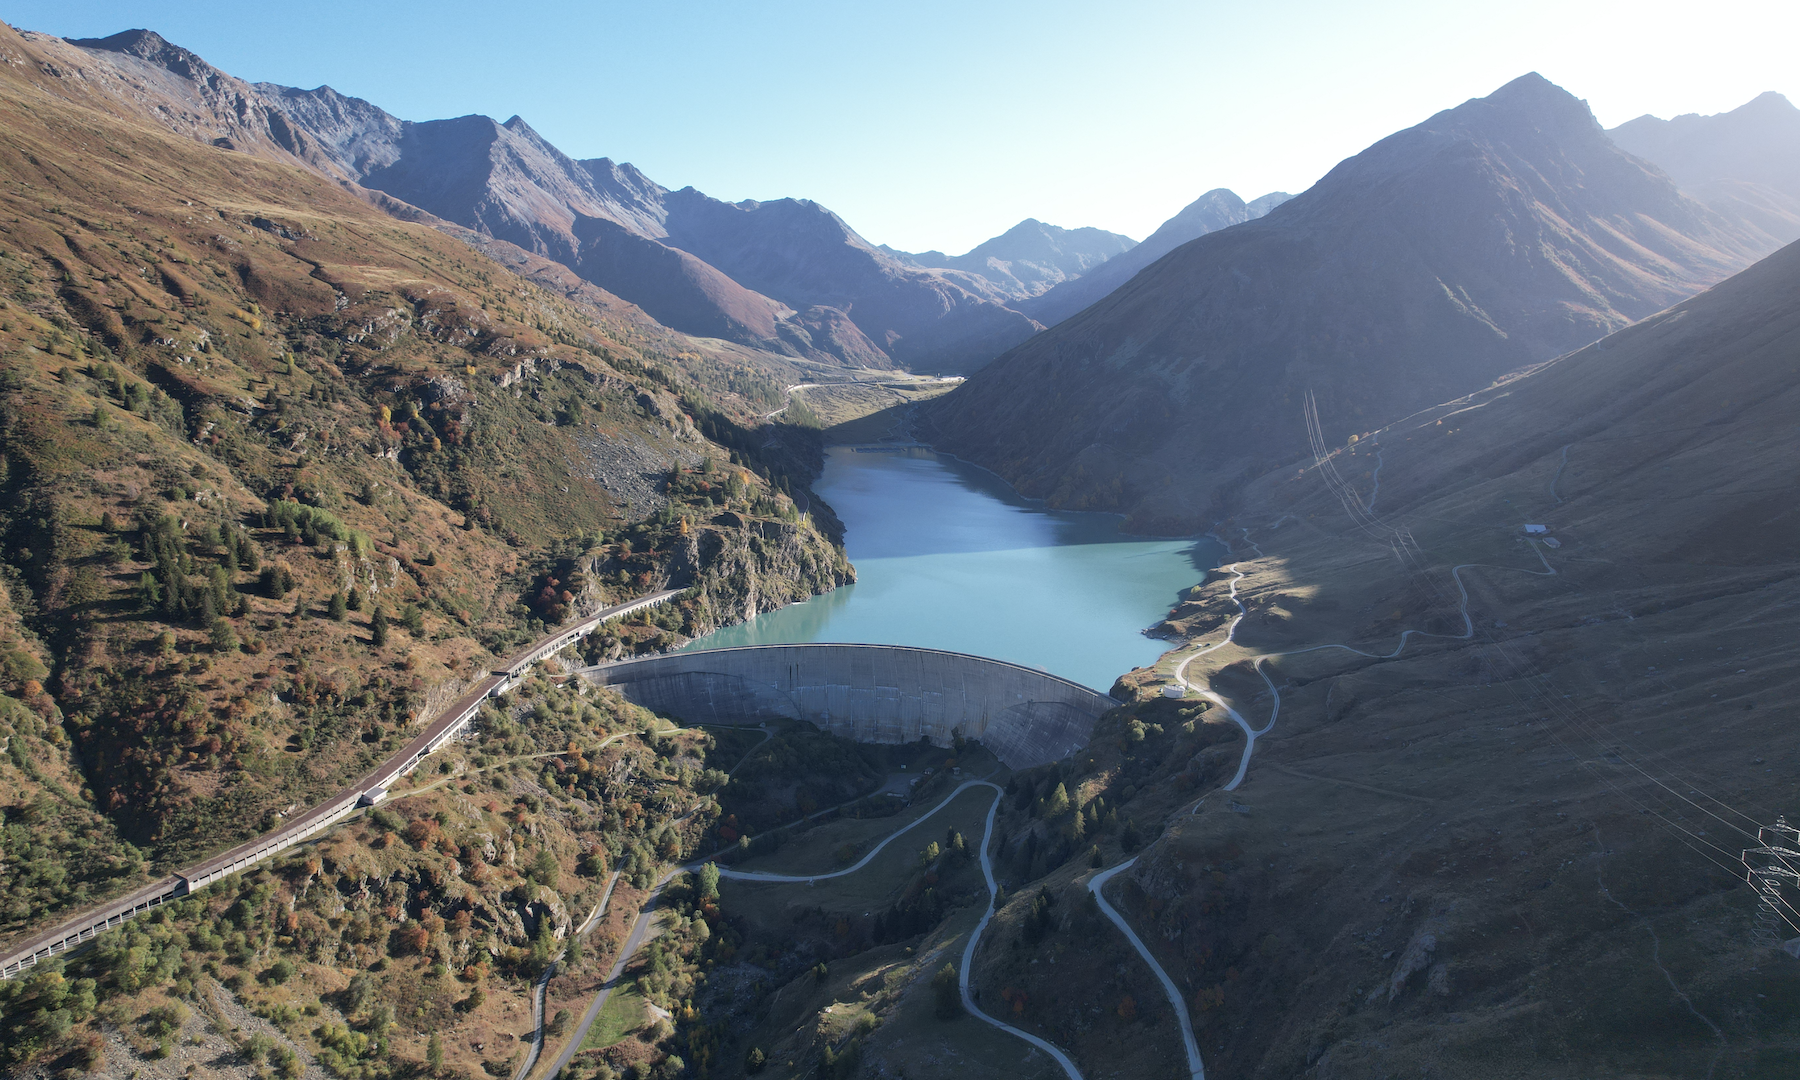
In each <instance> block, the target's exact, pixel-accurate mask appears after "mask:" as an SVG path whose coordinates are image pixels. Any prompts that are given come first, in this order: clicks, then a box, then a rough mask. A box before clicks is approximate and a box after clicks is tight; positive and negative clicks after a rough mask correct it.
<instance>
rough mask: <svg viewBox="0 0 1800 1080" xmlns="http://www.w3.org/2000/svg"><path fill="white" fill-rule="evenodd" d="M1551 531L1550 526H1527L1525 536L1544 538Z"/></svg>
mask: <svg viewBox="0 0 1800 1080" xmlns="http://www.w3.org/2000/svg"><path fill="white" fill-rule="evenodd" d="M1549 531H1550V526H1548V525H1527V526H1525V535H1526V536H1542V535H1544V534H1545V533H1547V532H1549Z"/></svg>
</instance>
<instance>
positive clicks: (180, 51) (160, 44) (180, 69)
mask: <svg viewBox="0 0 1800 1080" xmlns="http://www.w3.org/2000/svg"><path fill="white" fill-rule="evenodd" d="M65 40H67V41H68V43H69V44H71V45H73V46H75V47H76V48H78V49H99V50H101V51H103V52H114V53H122V54H124V55H126V56H135V57H137V58H138V59H139V60H148V61H150V62H151V63H153V64H156V65H157V66H159V67H164V68H167V69H169V70H170V71H174V72H176V73H178V74H181V75H185V76H187V77H189V78H193V77H195V74H196V72H210V71H213V70H215V69H214V68H213V66H212V65H211V64H209V63H207V62H206V61H204V60H202V59H200V58H199V57H198V56H196V55H194V54H193V53H191V52H189V51H188V50H186V49H184V48H182V47H181V46H179V45H176V44H174V43H173V42H171V41H169V40H168V39H167V38H165V37H163V36H162V35H161V34H159V33H157V32H156V31H154V30H122V31H120V32H119V33H117V34H112V35H109V36H107V37H103V38H67V39H65Z"/></svg>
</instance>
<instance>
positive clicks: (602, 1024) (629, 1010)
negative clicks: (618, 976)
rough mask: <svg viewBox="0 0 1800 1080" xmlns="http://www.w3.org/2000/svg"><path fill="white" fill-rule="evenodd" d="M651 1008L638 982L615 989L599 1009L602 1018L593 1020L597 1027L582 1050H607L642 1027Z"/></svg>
mask: <svg viewBox="0 0 1800 1080" xmlns="http://www.w3.org/2000/svg"><path fill="white" fill-rule="evenodd" d="M648 1005H649V1002H647V1001H646V1000H644V995H643V993H642V992H640V991H639V990H638V984H637V980H636V979H633V980H631V981H630V982H627V983H621V984H620V985H618V986H617V987H614V988H613V992H612V993H610V994H608V995H607V996H606V1004H604V1005H602V1006H600V1015H599V1016H596V1017H594V1026H593V1027H590V1028H588V1033H587V1037H586V1038H584V1039H582V1040H581V1049H583V1050H604V1049H606V1048H607V1047H609V1046H611V1045H613V1044H614V1043H616V1042H619V1041H620V1040H622V1039H624V1038H625V1037H626V1036H627V1035H630V1034H631V1033H632V1032H634V1031H636V1030H638V1029H639V1028H641V1027H643V1026H644V1024H645V1023H646V1022H647V1021H648V1020H649V1018H650V1010H649V1008H648Z"/></svg>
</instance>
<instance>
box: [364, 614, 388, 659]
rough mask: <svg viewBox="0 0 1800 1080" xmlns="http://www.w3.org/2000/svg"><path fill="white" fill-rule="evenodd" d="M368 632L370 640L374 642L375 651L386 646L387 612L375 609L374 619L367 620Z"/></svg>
mask: <svg viewBox="0 0 1800 1080" xmlns="http://www.w3.org/2000/svg"><path fill="white" fill-rule="evenodd" d="M369 631H370V636H371V639H372V640H373V641H374V643H375V647H376V648H377V649H379V648H381V647H382V646H383V645H386V644H387V641H388V618H387V612H385V611H383V610H381V609H380V608H376V609H375V617H374V618H373V619H370V620H369Z"/></svg>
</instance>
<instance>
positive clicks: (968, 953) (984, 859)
mask: <svg viewBox="0 0 1800 1080" xmlns="http://www.w3.org/2000/svg"><path fill="white" fill-rule="evenodd" d="M976 787H985V788H992V789H993V792H994V801H993V803H992V804H991V805H990V806H989V807H988V814H987V825H986V828H985V829H984V831H983V832H982V836H981V848H980V852H981V873H982V876H983V877H984V878H986V880H987V888H988V907H987V910H986V911H985V912H983V913H982V916H981V922H980V923H978V924H977V925H976V927H975V929H974V931H973V932H972V933H971V934H970V935H969V943H968V945H967V946H966V947H965V948H964V949H963V962H962V971H961V972H960V976H959V977H960V981H961V990H962V1000H963V1007H964V1008H966V1009H967V1010H968V1011H969V1014H970V1015H972V1016H974V1017H975V1018H976V1019H978V1020H981V1021H983V1022H984V1023H987V1024H991V1025H993V1026H994V1027H997V1028H999V1029H1000V1030H1001V1031H1004V1032H1006V1033H1007V1034H1009V1035H1016V1036H1018V1037H1019V1038H1021V1039H1024V1040H1025V1041H1026V1042H1028V1043H1030V1044H1031V1045H1033V1046H1035V1047H1037V1048H1038V1049H1040V1050H1042V1051H1044V1052H1045V1053H1046V1054H1049V1055H1050V1056H1051V1058H1053V1059H1054V1060H1055V1061H1056V1063H1057V1064H1058V1065H1060V1066H1062V1069H1063V1071H1064V1072H1065V1073H1067V1074H1068V1076H1069V1080H1082V1076H1081V1072H1080V1070H1078V1069H1076V1067H1075V1063H1074V1062H1073V1061H1070V1060H1069V1056H1068V1055H1067V1054H1065V1053H1063V1052H1062V1051H1061V1050H1058V1049H1057V1048H1056V1047H1054V1046H1052V1045H1050V1044H1049V1043H1048V1042H1045V1041H1044V1040H1043V1039H1040V1038H1038V1037H1037V1036H1036V1035H1033V1034H1032V1033H1031V1032H1029V1031H1021V1030H1020V1029H1018V1028H1016V1027H1013V1026H1012V1025H1011V1024H1007V1023H1003V1022H1002V1021H1000V1020H996V1019H995V1018H993V1017H991V1016H989V1015H988V1014H987V1013H984V1012H982V1011H981V1009H980V1008H979V1007H978V1006H977V1005H976V1004H975V1000H974V998H973V997H972V996H971V995H970V993H969V964H970V961H971V960H973V959H974V956H975V946H976V945H977V944H978V943H979V942H980V940H981V934H982V931H984V930H986V929H987V925H988V922H989V920H991V919H992V918H993V917H994V897H995V895H997V894H998V892H999V886H998V885H997V884H996V883H995V881H994V866H993V863H992V862H991V861H990V860H989V858H988V846H989V844H990V843H991V842H992V841H993V837H994V817H995V814H996V813H997V812H998V811H999V809H1000V798H1001V796H1002V795H1004V794H1005V791H1004V790H1003V789H1002V788H1001V787H1000V785H998V784H996V783H994V782H992V781H990V780H966V781H964V782H963V783H962V784H960V785H958V786H957V788H956V789H955V790H954V791H952V792H951V793H950V794H949V795H947V796H945V797H944V800H943V801H942V802H940V803H938V804H937V805H936V806H934V807H932V808H931V809H930V810H929V811H927V812H926V813H924V814H922V815H920V816H919V817H918V818H915V819H914V820H913V821H911V822H908V823H907V824H906V825H904V826H902V827H900V828H898V829H896V830H894V831H893V832H892V833H890V834H888V836H887V838H886V839H884V840H882V842H881V843H879V844H877V845H875V847H874V849H873V850H871V851H870V852H869V853H868V854H867V855H865V856H863V857H862V859H860V860H859V861H858V862H857V863H856V864H855V865H854V866H851V867H849V868H847V869H844V870H836V871H833V872H831V873H828V874H753V873H747V872H744V871H741V870H729V869H726V868H725V867H720V868H719V876H720V877H725V878H733V879H736V880H740V881H764V882H801V881H806V882H812V881H823V880H825V879H827V878H835V877H843V876H844V875H845V874H851V873H855V872H856V871H858V870H860V869H862V868H863V867H864V866H867V865H868V864H869V860H871V859H873V858H874V857H875V856H876V855H878V854H880V852H881V849H882V848H884V847H887V846H888V844H890V843H892V842H893V841H894V840H896V839H898V838H899V837H901V836H903V835H905V834H906V833H907V832H910V831H911V830H912V829H914V828H916V827H918V826H919V825H921V824H923V823H924V822H926V821H928V820H929V819H931V818H932V817H933V816H935V815H936V814H937V812H938V811H940V810H942V809H943V808H944V807H946V806H949V805H950V803H951V802H952V801H954V800H955V799H956V797H957V796H958V795H961V794H962V793H963V792H965V791H967V790H969V789H970V788H976ZM703 862H704V860H696V861H694V862H690V863H685V864H683V865H681V866H677V867H674V868H673V869H671V870H669V871H668V873H666V874H664V875H663V876H662V878H661V879H660V880H659V881H658V882H657V883H656V888H655V889H654V890H652V892H651V896H650V900H649V901H648V902H647V903H645V905H644V909H643V911H641V912H640V913H639V914H638V918H637V922H636V923H635V924H634V925H633V926H632V928H631V936H630V937H628V938H626V939H625V945H624V947H623V948H622V949H621V950H620V951H619V958H618V960H616V961H614V963H613V967H612V971H611V972H609V973H608V975H607V980H606V982H605V983H604V984H603V985H602V987H601V989H600V992H599V993H598V994H596V995H595V996H594V1000H593V1002H591V1003H590V1004H589V1005H588V1009H587V1012H586V1013H585V1014H583V1016H582V1018H581V1023H580V1024H579V1025H578V1026H577V1027H576V1029H575V1032H574V1034H573V1035H571V1036H570V1038H569V1044H568V1045H567V1046H565V1047H564V1048H563V1052H562V1053H561V1054H560V1055H558V1056H557V1059H556V1062H555V1064H554V1065H553V1066H552V1067H551V1069H550V1073H549V1075H551V1076H554V1075H556V1073H558V1072H560V1071H561V1070H562V1068H563V1067H564V1066H566V1065H568V1063H569V1062H570V1061H571V1060H573V1059H574V1057H575V1052H576V1050H577V1049H578V1048H579V1047H580V1046H581V1041H582V1040H583V1039H585V1038H586V1037H587V1032H588V1029H589V1028H591V1027H592V1026H593V1024H594V1020H595V1018H597V1017H598V1016H599V1015H600V1009H601V1008H602V1007H603V1006H604V1005H605V1004H606V999H607V997H608V996H610V995H611V994H612V991H613V989H614V988H615V987H616V986H618V983H619V978H620V976H621V975H622V974H623V973H624V971H625V966H626V965H627V964H628V963H629V962H630V960H631V957H632V955H633V954H635V953H636V952H637V951H638V949H639V948H641V947H642V945H643V941H644V934H645V932H646V931H647V930H648V928H649V925H650V923H651V921H652V920H653V919H654V918H655V914H656V911H655V909H656V903H657V901H658V900H660V899H661V897H662V891H663V887H664V886H665V885H667V884H668V882H669V880H670V879H671V878H673V877H674V876H675V875H676V874H680V873H686V872H689V871H692V870H696V869H698V868H699V867H700V866H701V865H702V863H703ZM521 1076H523V1074H521Z"/></svg>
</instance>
